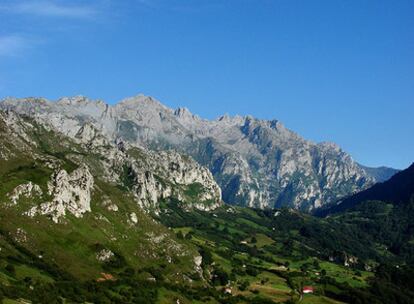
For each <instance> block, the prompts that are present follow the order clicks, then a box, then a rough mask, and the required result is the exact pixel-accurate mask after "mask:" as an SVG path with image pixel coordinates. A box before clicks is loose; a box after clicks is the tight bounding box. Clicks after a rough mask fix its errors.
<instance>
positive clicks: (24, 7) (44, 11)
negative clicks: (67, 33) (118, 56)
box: [0, 0, 97, 18]
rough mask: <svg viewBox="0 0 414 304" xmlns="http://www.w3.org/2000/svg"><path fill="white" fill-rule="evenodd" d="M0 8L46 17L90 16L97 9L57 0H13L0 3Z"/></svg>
mask: <svg viewBox="0 0 414 304" xmlns="http://www.w3.org/2000/svg"><path fill="white" fill-rule="evenodd" d="M0 10H3V11H8V12H11V13H20V14H27V15H36V16H46V17H66V18H90V17H93V16H94V15H95V14H96V13H97V10H96V8H95V7H92V6H80V5H67V4H62V3H61V2H57V1H42V0H32V1H13V2H11V3H10V2H9V3H8V4H5V5H0Z"/></svg>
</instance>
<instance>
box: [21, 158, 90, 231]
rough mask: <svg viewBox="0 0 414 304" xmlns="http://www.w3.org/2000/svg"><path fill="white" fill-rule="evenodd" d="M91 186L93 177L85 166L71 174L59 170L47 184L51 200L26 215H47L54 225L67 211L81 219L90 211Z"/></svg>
mask: <svg viewBox="0 0 414 304" xmlns="http://www.w3.org/2000/svg"><path fill="white" fill-rule="evenodd" d="M93 184H94V179H93V176H92V174H91V173H90V172H89V168H88V167H87V166H85V165H82V166H81V167H79V168H78V169H76V170H75V171H73V172H72V173H71V174H68V173H67V172H66V171H65V170H63V169H62V170H59V171H57V172H56V173H55V174H54V175H53V176H52V178H51V180H50V182H49V183H48V190H49V193H48V194H49V195H50V196H52V200H51V201H50V202H45V203H42V204H41V205H40V206H38V207H33V208H32V209H31V210H30V211H29V212H28V215H29V216H34V215H35V214H37V213H38V214H42V215H48V216H50V217H51V218H52V220H53V221H54V222H55V223H58V222H59V219H60V218H61V217H64V216H65V215H66V212H67V211H68V212H70V213H72V214H73V215H74V216H75V217H78V218H79V217H82V216H83V214H84V213H85V212H90V211H91V191H92V189H93Z"/></svg>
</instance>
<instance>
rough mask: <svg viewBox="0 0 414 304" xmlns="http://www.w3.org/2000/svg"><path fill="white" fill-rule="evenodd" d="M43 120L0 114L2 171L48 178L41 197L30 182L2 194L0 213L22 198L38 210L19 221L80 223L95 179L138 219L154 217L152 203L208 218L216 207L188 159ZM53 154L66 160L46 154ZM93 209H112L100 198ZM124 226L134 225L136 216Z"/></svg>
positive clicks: (202, 172)
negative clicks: (42, 172) (36, 170)
mask: <svg viewBox="0 0 414 304" xmlns="http://www.w3.org/2000/svg"><path fill="white" fill-rule="evenodd" d="M29 104H30V103H29ZM36 111H37V110H36ZM29 113H30V112H29ZM39 113H42V111H40V112H39ZM43 114H44V113H42V114H41V115H40V116H37V112H35V114H33V117H35V118H36V120H32V119H25V118H23V117H22V116H20V115H19V114H16V112H14V111H2V110H1V109H0V127H1V128H0V155H1V156H2V157H1V158H0V161H1V162H2V164H5V165H7V162H8V161H12V162H16V159H23V160H27V161H29V162H31V163H33V164H34V163H37V164H38V165H39V166H40V167H43V166H44V167H45V168H47V170H48V171H49V170H50V172H53V173H52V174H51V176H50V177H49V178H48V182H47V184H46V185H45V188H47V191H42V189H41V187H39V185H37V184H35V183H33V182H32V181H29V182H25V183H22V184H20V185H18V186H17V187H15V188H13V189H10V191H8V193H7V194H6V202H5V203H6V204H7V205H10V206H16V205H18V204H19V202H20V201H21V199H22V198H25V200H29V201H30V199H33V198H35V197H36V198H37V200H36V201H40V202H41V203H39V204H37V205H35V206H33V207H31V208H30V209H28V210H26V211H25V212H24V213H23V214H24V215H27V216H30V217H33V216H36V215H46V216H49V217H50V218H51V219H52V220H53V221H54V222H56V223H58V222H62V221H61V219H63V218H64V217H65V216H66V215H67V214H68V213H70V214H72V215H74V216H75V217H78V218H80V217H83V215H84V214H85V213H87V212H90V211H92V210H91V201H92V194H93V191H94V189H95V184H96V182H95V179H98V180H101V181H104V182H107V183H110V184H112V185H115V186H117V187H118V186H119V187H121V188H122V189H124V190H127V191H125V192H126V193H128V195H131V196H132V197H133V199H134V200H135V202H136V203H137V204H138V205H139V206H140V207H142V209H143V210H144V211H154V212H158V209H159V203H160V202H161V201H162V200H168V199H171V198H173V199H176V200H179V201H180V202H181V203H182V207H184V208H188V209H191V208H196V209H200V210H206V211H208V210H213V209H215V208H217V207H218V206H220V205H221V204H222V200H221V190H220V187H219V186H218V184H217V183H216V181H215V180H214V178H213V176H212V174H211V172H210V171H209V170H208V169H207V168H205V167H203V166H201V165H200V164H198V163H197V162H196V161H194V160H193V159H192V158H191V157H189V156H182V155H181V154H179V153H177V152H176V151H173V150H171V151H159V152H156V151H151V150H147V149H144V148H137V147H135V146H132V145H130V144H128V143H127V142H125V143H124V142H122V141H121V140H120V139H118V140H116V141H111V140H110V138H108V136H104V135H103V134H102V132H101V130H99V129H97V128H96V127H95V125H94V124H92V123H90V122H88V121H82V120H80V121H76V122H77V123H76V124H74V123H71V124H70V125H71V127H70V129H66V128H61V127H62V125H59V124H57V125H55V120H54V119H53V117H50V118H51V119H50V120H47V117H46V116H42V115H43ZM59 115H60V114H59ZM52 116H53V115H52ZM63 123H64V122H63ZM55 131H58V132H55ZM62 133H63V134H62ZM39 134H43V135H42V136H46V137H49V138H53V141H52V142H50V141H48V139H46V138H45V140H46V141H47V143H46V142H43V141H42V140H41V139H39V136H40V135H39ZM49 140H50V139H49ZM56 141H58V142H56ZM42 145H43V146H45V147H47V148H45V147H42ZM59 147H60V148H62V147H63V148H64V150H65V151H66V152H65V153H60V154H59V153H54V152H51V150H53V149H55V148H58V149H59ZM44 149H46V150H44ZM48 149H49V150H48ZM50 149H51V150H50ZM56 155H57V157H56ZM63 155H64V156H63ZM66 161H69V162H70V163H71V166H70V168H71V169H70V170H68V169H65V168H63V167H62V166H63V165H64V164H65V163H66V164H67V162H66ZM22 181H24V180H22ZM125 188H126V189H125ZM98 190H99V189H98ZM99 191H101V190H99ZM100 205H101V206H103V207H105V208H106V209H108V210H110V211H113V212H117V211H118V206H117V204H116V202H113V201H111V200H110V199H109V197H107V196H104V197H102V199H101V202H100ZM129 220H130V221H131V223H133V224H137V223H138V217H137V215H136V214H135V213H132V214H131V215H130V218H129Z"/></svg>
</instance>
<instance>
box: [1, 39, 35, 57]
mask: <svg viewBox="0 0 414 304" xmlns="http://www.w3.org/2000/svg"><path fill="white" fill-rule="evenodd" d="M29 45H30V41H29V40H28V39H26V38H23V37H22V36H19V35H8V36H0V57H3V56H15V55H18V54H19V53H20V52H21V51H23V50H24V49H26V48H28V47H29Z"/></svg>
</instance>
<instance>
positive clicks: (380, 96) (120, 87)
mask: <svg viewBox="0 0 414 304" xmlns="http://www.w3.org/2000/svg"><path fill="white" fill-rule="evenodd" d="M138 93H144V94H146V95H151V96H154V97H156V98H158V99H159V100H161V101H162V102H163V103H165V104H166V105H168V106H170V107H174V108H175V107H178V106H185V107H188V108H189V109H190V110H191V111H192V112H194V113H196V114H199V115H200V116H202V117H205V118H214V117H216V116H219V115H221V114H224V113H229V114H231V115H234V114H242V115H245V114H251V115H254V116H257V117H259V118H266V119H273V118H276V119H279V120H281V121H282V122H283V123H284V124H285V125H286V126H287V127H289V128H290V129H292V130H294V131H296V132H298V133H299V134H301V135H302V136H304V137H306V138H308V139H311V140H314V141H333V142H336V143H338V144H339V145H340V146H341V147H343V148H344V150H346V151H347V152H349V153H351V155H352V156H353V157H354V159H355V160H357V161H358V162H361V163H363V164H365V165H371V166H378V165H388V166H393V167H397V168H404V167H407V166H408V165H409V164H410V163H411V162H413V161H414V152H413V151H414V1H411V0H407V1H404V0H399V1H392V0H389V1H382V0H372V1H368V0H358V1H357V0H355V1H345V0H326V1H317V0H313V1H307V0H302V1H296V0H227V1H225V0H223V1H217V0H208V1H207V0H206V1H203V0H198V1H196V0H194V1H189V0H181V1H177V0H122V1H119V0H90V1H86V0H85V1H68V0H65V1H53V0H32V1H29V0H12V1H11V0H10V1H9V0H0V97H5V96H17V97H25V96H44V97H47V98H50V99H56V98H58V97H61V96H69V95H79V94H82V95H86V96H89V97H91V98H99V99H103V100H105V101H107V102H109V103H114V102H117V101H119V100H120V99H122V98H125V97H127V96H132V95H136V94H138Z"/></svg>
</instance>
